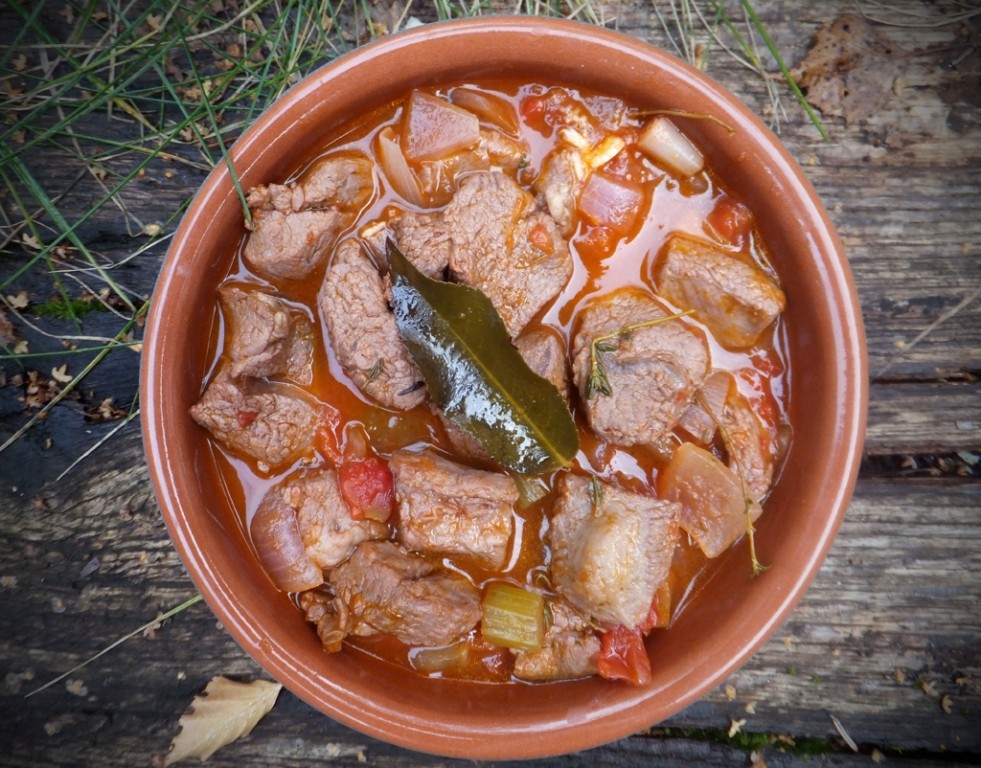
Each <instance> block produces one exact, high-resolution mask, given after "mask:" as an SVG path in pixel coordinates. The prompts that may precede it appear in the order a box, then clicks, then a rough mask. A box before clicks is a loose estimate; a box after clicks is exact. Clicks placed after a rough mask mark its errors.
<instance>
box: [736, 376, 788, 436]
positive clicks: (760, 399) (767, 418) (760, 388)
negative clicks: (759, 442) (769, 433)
mask: <svg viewBox="0 0 981 768" xmlns="http://www.w3.org/2000/svg"><path fill="white" fill-rule="evenodd" d="M754 363H757V364H759V362H757V361H756V360H754ZM760 367H761V368H762V367H763V366H762V365H761V366H760ZM737 375H738V376H739V378H740V379H742V380H743V381H745V382H746V383H747V384H749V386H750V388H751V389H752V390H753V394H752V396H751V398H750V400H751V403H752V405H751V406H750V407H751V408H752V410H753V413H755V414H756V416H757V417H758V418H759V419H760V421H762V422H763V424H764V426H766V427H767V428H768V429H775V428H776V425H777V421H778V419H777V407H776V399H775V398H774V397H773V391H772V389H771V387H770V379H769V378H768V377H767V376H766V375H764V374H763V373H761V372H760V371H758V370H756V369H755V368H740V369H739V370H738V371H737Z"/></svg>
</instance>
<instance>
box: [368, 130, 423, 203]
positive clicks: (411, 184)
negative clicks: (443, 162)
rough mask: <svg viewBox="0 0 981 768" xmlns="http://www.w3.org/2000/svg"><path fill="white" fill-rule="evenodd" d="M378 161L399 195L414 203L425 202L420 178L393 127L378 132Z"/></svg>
mask: <svg viewBox="0 0 981 768" xmlns="http://www.w3.org/2000/svg"><path fill="white" fill-rule="evenodd" d="M378 162H379V164H380V165H381V168H382V172H383V173H384V174H385V176H386V178H387V179H388V181H389V183H390V184H391V185H392V189H394V190H395V193H396V194H397V195H399V196H400V197H402V198H403V199H405V200H406V201H407V202H409V203H411V204H412V205H420V206H421V205H423V204H424V202H425V201H424V200H423V199H422V190H420V189H419V180H418V179H416V175H415V174H414V173H413V172H412V169H411V168H410V167H409V162H408V161H407V160H406V159H405V155H404V154H402V148H401V147H399V145H398V142H397V141H396V139H395V132H394V131H393V130H392V129H391V127H388V128H384V129H382V131H381V132H380V133H379V134H378Z"/></svg>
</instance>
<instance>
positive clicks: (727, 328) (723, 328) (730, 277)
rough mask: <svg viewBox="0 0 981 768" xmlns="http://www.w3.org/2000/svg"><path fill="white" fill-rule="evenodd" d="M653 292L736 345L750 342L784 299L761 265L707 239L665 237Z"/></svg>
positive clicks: (725, 343)
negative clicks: (692, 315)
mask: <svg viewBox="0 0 981 768" xmlns="http://www.w3.org/2000/svg"><path fill="white" fill-rule="evenodd" d="M657 290H658V294H659V295H661V296H663V297H664V298H666V299H667V300H668V301H670V302H671V303H673V304H674V305H675V306H677V307H680V308H681V309H691V310H694V312H695V316H696V317H697V318H698V319H699V320H701V321H702V322H704V323H705V324H706V325H707V326H708V327H709V329H710V330H711V331H712V333H713V335H714V336H715V337H716V338H717V339H718V340H719V343H720V344H722V345H723V346H725V347H730V348H734V349H741V348H745V347H750V346H752V345H753V344H756V343H757V342H758V341H759V339H760V336H761V334H762V333H763V331H764V330H766V329H767V328H768V327H769V326H770V325H771V324H772V323H773V321H774V320H775V319H776V317H777V315H779V314H780V313H781V312H783V310H784V308H785V307H786V304H787V302H786V299H785V297H784V294H783V291H782V290H780V287H779V286H778V285H777V284H776V283H775V282H774V281H773V280H772V279H771V278H770V276H769V275H767V274H766V273H765V272H763V270H761V269H760V268H759V267H756V266H754V265H751V264H748V263H747V262H744V261H741V260H740V259H739V258H737V257H736V256H734V255H733V254H730V253H727V252H726V251H725V250H724V249H723V248H720V247H718V246H715V245H713V244H712V243H709V242H706V241H702V240H695V239H693V238H690V237H682V236H675V237H673V238H671V240H670V242H669V244H668V248H667V252H666V253H665V254H664V257H663V260H662V262H661V266H660V268H659V270H658V273H657Z"/></svg>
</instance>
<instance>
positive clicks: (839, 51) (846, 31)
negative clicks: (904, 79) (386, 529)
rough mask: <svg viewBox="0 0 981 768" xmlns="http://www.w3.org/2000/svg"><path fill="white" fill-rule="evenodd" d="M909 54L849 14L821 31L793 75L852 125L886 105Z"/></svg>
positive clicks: (817, 102)
mask: <svg viewBox="0 0 981 768" xmlns="http://www.w3.org/2000/svg"><path fill="white" fill-rule="evenodd" d="M907 57H908V52H907V51H905V50H903V49H902V48H901V47H899V46H897V45H895V44H894V43H892V42H890V41H888V40H886V39H885V38H883V37H882V36H881V35H880V34H879V32H878V31H877V30H876V28H875V27H873V26H871V25H870V24H869V23H868V22H867V21H866V20H865V19H863V18H862V17H861V16H859V15H857V14H851V13H848V14H845V15H843V16H839V17H838V18H837V19H835V20H834V21H831V22H829V23H827V24H825V25H824V26H823V27H821V28H820V29H819V30H818V32H817V35H816V36H815V38H814V45H812V46H811V49H810V50H809V51H808V52H807V56H806V57H805V58H804V60H803V61H802V62H801V63H800V64H799V65H798V66H797V68H796V69H794V70H793V71H792V74H793V77H794V80H796V81H797V84H798V85H799V86H800V88H801V90H802V91H803V92H804V94H805V95H806V96H807V100H808V101H809V102H810V103H811V104H812V105H813V106H814V107H816V108H817V109H819V110H821V113H822V114H824V115H826V116H828V117H844V119H845V122H846V123H847V124H849V125H852V124H854V123H858V122H862V121H865V120H868V119H869V118H870V117H872V116H873V115H875V114H876V113H877V112H879V111H880V110H882V109H883V108H885V107H886V105H887V104H888V103H889V101H890V99H891V97H892V96H893V88H894V85H895V83H896V80H897V78H899V77H900V75H901V74H902V73H903V71H904V69H905V60H906V58H907Z"/></svg>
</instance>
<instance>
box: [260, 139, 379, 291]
mask: <svg viewBox="0 0 981 768" xmlns="http://www.w3.org/2000/svg"><path fill="white" fill-rule="evenodd" d="M373 171H374V164H373V163H372V161H371V160H370V159H369V158H368V157H367V156H365V155H362V154H360V153H353V152H350V153H342V154H337V155H332V156H328V157H326V158H324V159H322V160H320V161H319V162H317V163H316V164H314V165H313V166H312V167H311V168H310V169H309V170H308V171H307V172H305V173H304V174H303V175H302V176H301V177H300V179H299V180H297V181H294V182H290V183H289V184H264V185H260V186H258V187H254V188H253V189H251V190H249V194H248V196H247V198H246V203H247V204H248V206H249V210H250V211H251V213H252V221H251V224H249V225H248V226H249V228H250V229H251V230H252V232H251V234H250V235H249V238H248V240H246V243H245V249H244V251H243V256H244V258H245V261H246V263H247V264H248V265H249V266H250V267H251V268H252V269H254V270H255V271H256V272H258V273H259V274H261V275H263V276H264V277H270V278H286V279H289V280H303V279H305V278H307V277H309V276H310V275H311V274H312V273H313V272H314V271H315V270H316V269H317V268H318V267H320V266H321V265H322V264H323V263H324V261H326V259H327V255H328V254H329V253H330V249H331V248H333V246H334V243H335V242H336V241H337V238H338V236H339V235H340V234H341V232H343V231H344V230H345V229H346V228H347V227H349V226H350V225H351V224H352V223H353V221H354V219H355V217H356V216H357V215H358V214H359V213H360V212H361V210H362V209H363V208H364V207H365V206H366V205H367V204H368V202H369V201H370V200H371V198H372V197H373V196H374V193H375V182H374V173H373Z"/></svg>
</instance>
